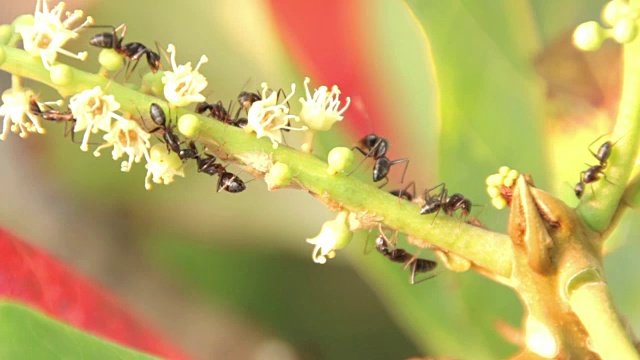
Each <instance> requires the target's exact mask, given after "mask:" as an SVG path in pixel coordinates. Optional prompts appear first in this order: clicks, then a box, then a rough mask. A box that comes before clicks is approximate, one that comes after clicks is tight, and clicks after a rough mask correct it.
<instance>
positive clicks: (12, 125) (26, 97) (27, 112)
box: [0, 88, 45, 140]
mask: <svg viewBox="0 0 640 360" xmlns="http://www.w3.org/2000/svg"><path fill="white" fill-rule="evenodd" d="M34 96H35V94H34V93H33V91H31V90H29V89H27V88H11V89H8V90H5V92H3V93H2V106H0V116H2V117H4V122H3V126H2V134H0V140H6V139H7V135H8V134H9V129H11V131H13V132H15V133H17V132H19V133H20V137H21V138H26V137H27V136H28V135H29V133H30V132H37V133H39V134H44V133H45V129H44V128H43V127H42V125H41V124H40V119H39V118H38V116H36V114H33V113H32V112H31V106H30V101H31V99H32V98H33V97H34Z"/></svg>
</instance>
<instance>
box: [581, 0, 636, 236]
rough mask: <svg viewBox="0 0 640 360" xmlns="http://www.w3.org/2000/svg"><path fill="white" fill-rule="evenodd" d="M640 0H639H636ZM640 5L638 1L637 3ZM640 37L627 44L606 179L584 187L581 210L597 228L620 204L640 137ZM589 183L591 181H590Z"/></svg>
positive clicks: (600, 229)
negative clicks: (589, 188) (590, 186)
mask: <svg viewBox="0 0 640 360" xmlns="http://www.w3.org/2000/svg"><path fill="white" fill-rule="evenodd" d="M637 2H638V3H640V0H638V1H637ZM636 5H637V4H636ZM639 58H640V39H638V38H636V39H635V40H634V41H633V42H631V43H629V44H627V45H625V46H624V79H623V84H622V95H621V98H620V107H619V109H618V117H617V119H616V126H615V129H614V131H613V133H612V135H611V141H612V142H613V143H615V145H614V147H613V150H612V152H611V157H610V159H609V161H608V166H607V168H606V170H605V173H606V179H601V180H600V181H597V182H595V183H594V184H593V186H594V191H593V192H592V191H585V195H584V197H583V198H582V201H581V202H580V205H579V206H578V209H577V211H578V214H579V215H580V216H581V217H582V219H583V220H584V221H585V222H586V223H587V224H588V225H589V226H590V227H591V228H592V229H593V230H595V231H598V232H604V231H605V230H607V228H608V227H609V226H610V225H611V221H612V218H613V216H614V214H615V213H616V211H617V208H618V206H619V204H620V200H621V197H622V195H623V192H624V190H625V186H626V184H627V181H628V180H629V177H630V175H631V171H632V169H633V166H634V163H635V160H636V157H637V155H638V142H639V141H640V61H638V59H639ZM588 186H589V185H588Z"/></svg>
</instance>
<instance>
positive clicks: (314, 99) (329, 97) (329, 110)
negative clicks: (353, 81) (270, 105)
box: [300, 77, 351, 131]
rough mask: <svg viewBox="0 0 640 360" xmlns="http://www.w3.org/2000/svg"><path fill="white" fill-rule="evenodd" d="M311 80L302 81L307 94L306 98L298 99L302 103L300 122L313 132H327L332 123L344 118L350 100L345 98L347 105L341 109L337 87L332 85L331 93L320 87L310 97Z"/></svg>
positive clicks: (324, 87)
mask: <svg viewBox="0 0 640 360" xmlns="http://www.w3.org/2000/svg"><path fill="white" fill-rule="evenodd" d="M310 81H311V80H310V79H309V78H308V77H307V78H305V79H304V88H305V90H306V93H307V98H306V99H305V98H300V102H301V103H302V110H301V111H300V120H302V122H304V123H305V124H306V125H307V126H308V127H309V129H310V130H313V131H327V130H329V129H330V128H331V126H332V125H333V123H335V122H336V121H341V120H342V119H343V118H344V116H342V114H344V112H345V111H346V110H347V107H349V104H350V103H351V98H350V97H347V103H346V104H345V105H344V107H343V108H342V109H338V108H339V107H340V100H339V97H340V90H339V89H338V86H336V85H333V87H332V88H331V92H329V91H328V90H329V89H328V88H327V87H326V86H320V88H318V89H317V90H316V92H315V93H313V96H311V92H310V91H309V82H310Z"/></svg>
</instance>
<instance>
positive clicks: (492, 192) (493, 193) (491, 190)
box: [487, 186, 500, 199]
mask: <svg viewBox="0 0 640 360" xmlns="http://www.w3.org/2000/svg"><path fill="white" fill-rule="evenodd" d="M487 194H489V197H490V198H492V199H493V198H495V197H498V196H500V189H498V188H497V187H495V186H488V187H487Z"/></svg>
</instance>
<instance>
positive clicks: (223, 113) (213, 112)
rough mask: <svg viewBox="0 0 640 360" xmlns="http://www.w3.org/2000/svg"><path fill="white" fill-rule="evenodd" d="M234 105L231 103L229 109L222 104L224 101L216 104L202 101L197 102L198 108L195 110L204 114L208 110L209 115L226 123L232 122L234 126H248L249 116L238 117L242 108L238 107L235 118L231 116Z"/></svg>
mask: <svg viewBox="0 0 640 360" xmlns="http://www.w3.org/2000/svg"><path fill="white" fill-rule="evenodd" d="M232 105H233V103H229V110H227V109H225V108H224V105H222V101H218V102H217V103H215V104H209V103H208V102H206V101H202V102H199V103H197V104H196V108H195V110H194V111H195V112H196V113H197V114H204V113H205V112H206V111H207V110H208V111H209V116H211V117H212V118H214V119H217V120H220V121H222V122H223V123H225V124H230V125H232V126H235V127H239V128H244V127H246V126H247V123H248V120H247V118H239V117H238V115H239V114H240V110H242V108H240V109H238V111H237V112H236V116H235V119H232V118H231V116H230V115H229V112H231V106H232Z"/></svg>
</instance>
